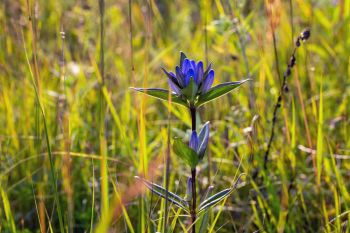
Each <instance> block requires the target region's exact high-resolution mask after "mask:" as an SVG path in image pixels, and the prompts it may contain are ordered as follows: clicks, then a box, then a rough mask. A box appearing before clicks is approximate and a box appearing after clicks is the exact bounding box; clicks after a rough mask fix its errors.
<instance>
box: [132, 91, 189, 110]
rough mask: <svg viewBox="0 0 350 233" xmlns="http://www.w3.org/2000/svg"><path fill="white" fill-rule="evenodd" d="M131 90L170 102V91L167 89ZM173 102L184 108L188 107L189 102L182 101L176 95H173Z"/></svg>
mask: <svg viewBox="0 0 350 233" xmlns="http://www.w3.org/2000/svg"><path fill="white" fill-rule="evenodd" d="M131 89H133V90H135V91H139V92H142V93H145V94H147V95H149V96H153V97H155V98H157V99H160V100H165V101H168V97H169V96H168V95H169V91H168V90H165V89H161V88H135V87H131ZM171 101H172V102H174V103H176V104H180V105H182V106H185V107H188V104H187V102H186V101H184V100H183V99H181V98H180V97H179V96H177V95H176V94H175V93H171Z"/></svg>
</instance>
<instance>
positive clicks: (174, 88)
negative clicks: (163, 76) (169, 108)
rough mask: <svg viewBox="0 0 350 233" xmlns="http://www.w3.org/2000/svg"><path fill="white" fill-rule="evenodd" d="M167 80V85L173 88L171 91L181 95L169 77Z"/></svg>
mask: <svg viewBox="0 0 350 233" xmlns="http://www.w3.org/2000/svg"><path fill="white" fill-rule="evenodd" d="M168 82H169V85H170V87H171V89H173V91H174V92H175V93H176V94H178V95H181V90H180V88H179V87H178V86H177V85H176V84H175V83H174V82H173V81H172V80H171V79H170V78H168Z"/></svg>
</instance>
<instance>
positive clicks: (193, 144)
mask: <svg viewBox="0 0 350 233" xmlns="http://www.w3.org/2000/svg"><path fill="white" fill-rule="evenodd" d="M198 144H199V142H198V136H197V132H196V131H195V130H193V131H192V134H191V139H190V144H189V146H190V148H192V150H194V151H196V152H197V149H198Z"/></svg>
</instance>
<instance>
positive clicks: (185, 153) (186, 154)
mask: <svg viewBox="0 0 350 233" xmlns="http://www.w3.org/2000/svg"><path fill="white" fill-rule="evenodd" d="M173 149H174V152H175V153H176V154H177V155H178V156H179V157H180V158H181V159H182V160H183V161H184V162H185V163H186V164H187V165H188V166H190V167H191V168H192V169H193V168H195V167H196V166H197V164H198V155H197V153H196V152H195V151H194V150H192V149H191V148H190V147H189V146H188V145H187V144H185V143H183V142H182V141H181V139H180V138H175V139H174V144H173Z"/></svg>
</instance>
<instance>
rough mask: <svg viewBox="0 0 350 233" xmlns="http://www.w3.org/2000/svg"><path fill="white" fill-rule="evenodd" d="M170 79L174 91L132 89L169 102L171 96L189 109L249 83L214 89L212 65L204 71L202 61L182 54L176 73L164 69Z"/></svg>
mask: <svg viewBox="0 0 350 233" xmlns="http://www.w3.org/2000/svg"><path fill="white" fill-rule="evenodd" d="M162 69H163V71H164V73H165V74H166V75H167V77H168V83H169V86H170V88H171V90H172V91H170V93H169V91H168V90H166V89H161V88H132V89H134V90H136V91H139V92H143V93H145V94H147V95H150V96H153V97H155V98H158V99H161V100H164V101H168V99H169V98H168V96H169V94H170V95H171V99H172V102H173V103H175V104H179V105H182V106H186V107H188V108H198V107H200V106H202V105H203V104H205V103H207V102H210V101H212V100H214V99H216V98H218V97H220V96H223V95H225V94H227V93H229V92H230V91H232V90H234V89H236V88H237V87H239V86H240V85H242V84H243V83H245V82H246V81H247V79H246V80H242V81H237V82H226V83H221V84H219V85H217V86H214V87H212V85H213V82H214V76H215V73H214V70H213V69H212V68H211V64H209V65H208V67H207V68H206V69H205V70H204V65H203V62H202V61H198V62H196V61H194V60H191V59H189V58H187V57H186V55H185V54H184V53H183V52H181V55H180V64H179V65H178V66H176V67H175V71H174V72H171V71H170V72H168V71H166V70H165V69H164V68H162Z"/></svg>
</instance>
